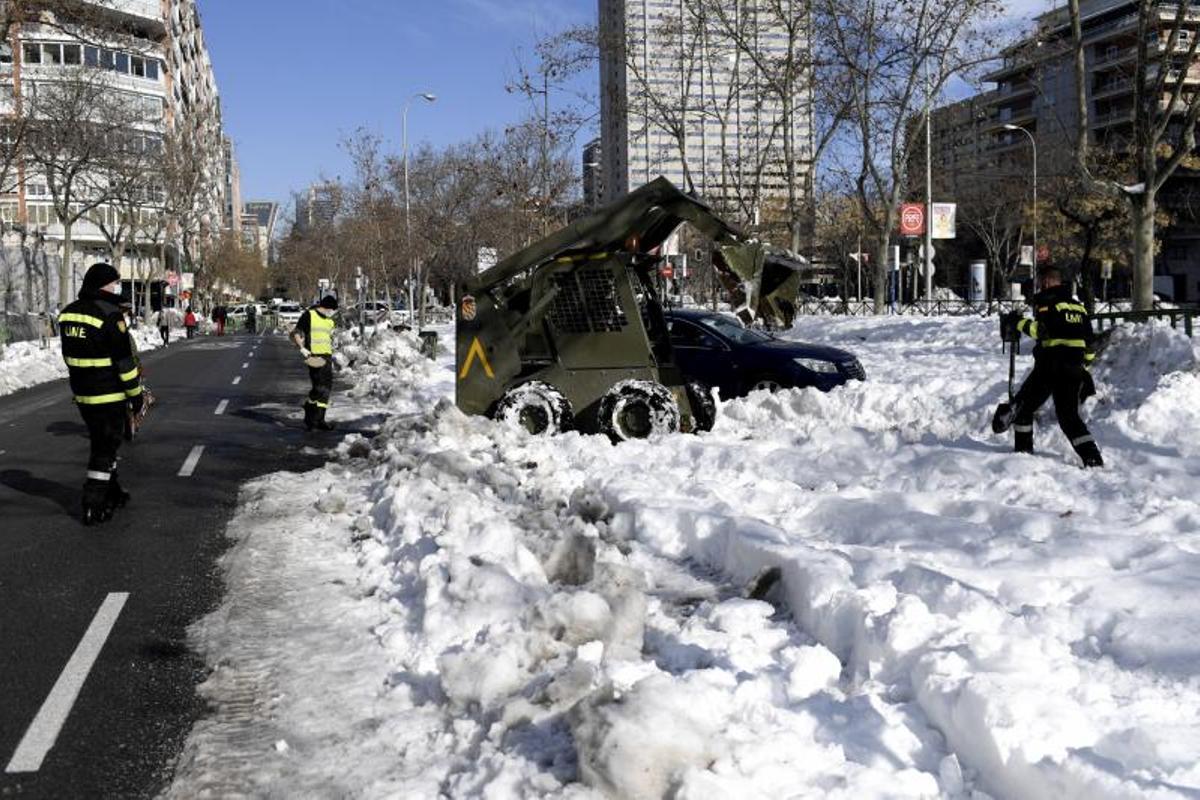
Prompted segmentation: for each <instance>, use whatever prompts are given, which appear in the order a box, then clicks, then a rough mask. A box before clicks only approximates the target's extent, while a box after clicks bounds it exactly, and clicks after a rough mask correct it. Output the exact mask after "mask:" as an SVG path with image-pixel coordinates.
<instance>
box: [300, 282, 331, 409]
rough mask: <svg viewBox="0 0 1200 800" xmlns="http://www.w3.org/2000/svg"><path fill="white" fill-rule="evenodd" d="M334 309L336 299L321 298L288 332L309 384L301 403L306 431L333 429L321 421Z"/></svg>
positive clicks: (327, 393)
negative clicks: (294, 344)
mask: <svg viewBox="0 0 1200 800" xmlns="http://www.w3.org/2000/svg"><path fill="white" fill-rule="evenodd" d="M337 307H338V301H337V298H336V297H334V296H333V295H326V296H325V297H322V298H321V302H319V303H317V304H316V305H315V306H313V307H312V308H310V309H308V311H306V312H304V314H302V315H301V316H300V321H299V322H297V323H296V327H295V329H293V330H292V341H293V342H295V343H296V346H297V347H299V348H300V354H301V355H302V356H304V362H305V364H307V365H308V377H309V379H310V380H311V381H312V391H310V392H309V393H308V399H307V400H306V401H305V402H304V427H305V428H307V429H308V430H310V431H311V430H313V429H314V428H316V429H317V430H322V431H331V430H333V424H332V423H330V422H327V421H326V420H325V413H326V412H327V411H328V410H329V396H330V394H331V393H332V392H333V327H334V322H333V316H334V314H336V313H337Z"/></svg>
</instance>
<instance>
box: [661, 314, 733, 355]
mask: <svg viewBox="0 0 1200 800" xmlns="http://www.w3.org/2000/svg"><path fill="white" fill-rule="evenodd" d="M668 325H669V327H670V330H671V346H672V347H695V348H700V349H703V350H717V349H720V347H721V343H720V342H718V341H717V340H716V338H715V337H713V336H710V335H709V334H707V333H705V332H704V331H702V330H701V329H700V328H697V327H696V326H695V325H692V324H690V323H687V322H683V321H682V320H677V319H674V320H671V321H670V322H669V323H668Z"/></svg>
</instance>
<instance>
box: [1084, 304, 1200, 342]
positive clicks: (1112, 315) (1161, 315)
mask: <svg viewBox="0 0 1200 800" xmlns="http://www.w3.org/2000/svg"><path fill="white" fill-rule="evenodd" d="M1195 318H1196V311H1195V310H1194V309H1190V308H1157V309H1155V310H1153V311H1112V312H1108V313H1102V314H1093V315H1092V320H1094V322H1095V325H1096V329H1097V330H1098V331H1102V330H1104V325H1105V323H1106V322H1107V323H1108V327H1110V328H1114V327H1116V326H1117V324H1118V323H1120V322H1139V323H1140V322H1149V321H1150V320H1152V319H1167V320H1170V322H1171V327H1172V328H1175V329H1177V330H1178V328H1179V323H1180V322H1182V323H1183V332H1184V333H1185V334H1187V335H1188V336H1189V337H1190V336H1192V335H1193V334H1192V332H1193V331H1194V330H1195V323H1194V320H1195Z"/></svg>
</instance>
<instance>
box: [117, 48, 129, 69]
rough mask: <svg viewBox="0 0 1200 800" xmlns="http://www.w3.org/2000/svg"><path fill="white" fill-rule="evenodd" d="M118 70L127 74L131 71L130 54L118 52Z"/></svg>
mask: <svg viewBox="0 0 1200 800" xmlns="http://www.w3.org/2000/svg"><path fill="white" fill-rule="evenodd" d="M117 72H120V73H122V74H127V73H128V72H129V54H128V53H117Z"/></svg>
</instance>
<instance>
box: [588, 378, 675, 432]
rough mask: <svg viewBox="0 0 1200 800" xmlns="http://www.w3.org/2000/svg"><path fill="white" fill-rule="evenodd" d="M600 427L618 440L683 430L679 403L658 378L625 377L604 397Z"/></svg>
mask: <svg viewBox="0 0 1200 800" xmlns="http://www.w3.org/2000/svg"><path fill="white" fill-rule="evenodd" d="M597 417H598V419H599V423H600V430H601V432H602V433H605V434H607V435H608V436H609V438H611V439H612V440H613V441H615V442H625V441H629V440H631V439H646V438H649V437H651V436H660V435H663V434H667V433H676V432H678V431H679V404H678V403H676V402H675V397H674V396H673V395H672V394H671V392H670V390H669V389H667V387H665V386H663V385H662V384H660V383H655V382H654V381H639V380H629V381H621V382H620V383H618V384H617V385H615V386H613V387H612V388H611V389H609V390H608V393H607V394H605V395H604V397H603V398H601V400H600V408H599V411H598V412H597Z"/></svg>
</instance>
